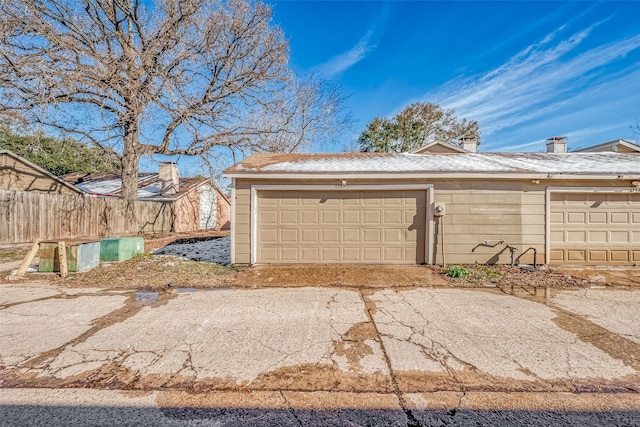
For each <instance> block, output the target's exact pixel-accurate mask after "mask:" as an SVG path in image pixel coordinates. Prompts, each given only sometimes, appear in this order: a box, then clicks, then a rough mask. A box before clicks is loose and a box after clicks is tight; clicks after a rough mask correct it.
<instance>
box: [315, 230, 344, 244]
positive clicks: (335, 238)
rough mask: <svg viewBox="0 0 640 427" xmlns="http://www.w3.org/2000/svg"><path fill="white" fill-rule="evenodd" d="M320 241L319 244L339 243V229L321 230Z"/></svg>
mask: <svg viewBox="0 0 640 427" xmlns="http://www.w3.org/2000/svg"><path fill="white" fill-rule="evenodd" d="M321 233H322V241H321V242H320V243H323V244H325V243H340V229H338V228H325V229H323V230H321Z"/></svg>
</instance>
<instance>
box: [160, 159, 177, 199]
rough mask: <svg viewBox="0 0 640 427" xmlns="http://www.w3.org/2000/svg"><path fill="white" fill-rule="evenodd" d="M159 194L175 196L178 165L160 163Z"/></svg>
mask: <svg viewBox="0 0 640 427" xmlns="http://www.w3.org/2000/svg"><path fill="white" fill-rule="evenodd" d="M159 175H160V194H161V195H163V196H170V195H172V194H176V193H177V192H178V189H179V185H180V184H179V182H180V181H179V179H178V165H176V164H175V162H162V163H160V169H159Z"/></svg>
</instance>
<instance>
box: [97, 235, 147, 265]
mask: <svg viewBox="0 0 640 427" xmlns="http://www.w3.org/2000/svg"><path fill="white" fill-rule="evenodd" d="M143 253H144V239H143V238H142V237H116V238H111V239H103V240H102V241H101V242H100V261H126V260H128V259H130V258H133V257H134V256H136V255H139V254H143Z"/></svg>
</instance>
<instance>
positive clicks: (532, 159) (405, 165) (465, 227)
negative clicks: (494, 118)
mask: <svg viewBox="0 0 640 427" xmlns="http://www.w3.org/2000/svg"><path fill="white" fill-rule="evenodd" d="M624 143H625V148H627V146H631V148H633V147H635V144H630V143H628V142H624ZM559 144H560V147H558V145H559ZM562 144H564V146H565V147H566V140H565V141H562V140H560V141H558V140H557V139H553V140H550V142H549V144H548V152H546V153H476V152H473V151H469V150H468V149H467V150H463V149H460V148H458V147H451V149H448V148H449V147H448V144H442V143H437V144H435V145H434V144H430V145H429V147H427V149H421V150H417V151H416V152H413V153H392V154H389V153H335V154H255V155H253V156H251V157H249V158H247V159H245V160H243V161H242V162H240V163H238V164H236V165H234V166H232V167H231V168H229V169H227V170H226V171H225V174H226V175H227V176H229V177H231V179H232V195H231V198H232V200H231V201H232V221H231V224H232V227H231V240H232V262H233V263H237V264H295V263H364V264H442V263H444V262H446V263H447V264H452V263H456V264H458V263H460V264H470V263H482V264H485V263H489V264H494V263H503V264H506V263H511V262H515V263H533V261H534V256H535V257H536V261H537V262H538V263H548V264H579V265H599V264H609V265H633V264H636V263H640V153H638V151H633V150H629V151H624V152H623V151H622V150H620V151H619V152H614V151H613V150H612V151H605V152H589V151H585V152H579V153H578V152H572V153H566V152H562V151H563V146H562ZM609 144H611V143H609ZM614 145H615V144H614ZM600 146H602V144H601V145H600ZM600 146H599V147H600ZM465 148H468V147H465ZM639 149H640V147H639Z"/></svg>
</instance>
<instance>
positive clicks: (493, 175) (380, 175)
mask: <svg viewBox="0 0 640 427" xmlns="http://www.w3.org/2000/svg"><path fill="white" fill-rule="evenodd" d="M224 176H225V177H227V178H241V179H250V180H256V179H286V180H296V181H299V180H301V179H314V180H336V179H337V180H341V179H347V180H349V179H447V178H448V179H451V178H454V179H478V180H493V179H496V180H500V179H515V180H528V179H540V180H543V179H548V180H595V181H597V180H621V181H628V180H637V179H640V174H601V175H598V174H570V173H509V172H507V173H500V172H431V173H425V172H349V171H346V172H324V173H308V172H273V173H264V172H231V173H225V174H224Z"/></svg>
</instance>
